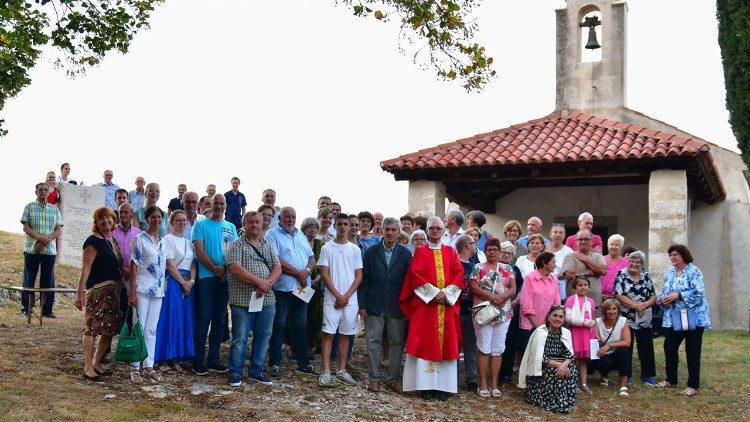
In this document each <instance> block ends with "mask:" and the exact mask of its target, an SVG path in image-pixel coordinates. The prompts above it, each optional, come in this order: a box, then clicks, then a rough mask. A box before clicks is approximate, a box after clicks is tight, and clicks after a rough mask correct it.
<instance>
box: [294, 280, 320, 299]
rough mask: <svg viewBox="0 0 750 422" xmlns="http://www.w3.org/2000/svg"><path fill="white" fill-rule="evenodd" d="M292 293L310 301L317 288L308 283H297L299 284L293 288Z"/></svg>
mask: <svg viewBox="0 0 750 422" xmlns="http://www.w3.org/2000/svg"><path fill="white" fill-rule="evenodd" d="M292 294H293V295H295V296H297V297H298V298H300V299H302V300H303V301H304V302H305V303H309V302H310V299H312V297H313V295H314V294H315V289H313V288H312V286H310V283H307V287H302V285H301V284H299V283H297V286H296V287H295V288H294V290H292Z"/></svg>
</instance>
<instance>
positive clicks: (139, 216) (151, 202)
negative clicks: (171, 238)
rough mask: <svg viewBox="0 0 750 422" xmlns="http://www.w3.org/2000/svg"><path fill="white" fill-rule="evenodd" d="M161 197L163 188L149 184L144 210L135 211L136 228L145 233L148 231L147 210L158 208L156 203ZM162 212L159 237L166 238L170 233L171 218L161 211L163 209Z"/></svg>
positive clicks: (155, 184) (156, 184)
mask: <svg viewBox="0 0 750 422" xmlns="http://www.w3.org/2000/svg"><path fill="white" fill-rule="evenodd" d="M159 196H161V188H160V187H159V184H158V183H149V184H148V185H146V202H145V204H144V205H143V208H138V209H137V210H135V217H134V218H135V221H136V224H133V225H134V226H137V227H138V228H140V229H141V230H143V231H146V230H148V227H149V222H148V217H147V216H146V210H147V209H148V208H149V207H152V206H154V207H155V206H156V203H157V202H158V201H159ZM159 211H160V212H161V222H160V225H159V227H158V229H159V237H164V236H166V234H167V233H168V230H169V216H168V215H167V213H166V212H164V211H161V208H160V209H159Z"/></svg>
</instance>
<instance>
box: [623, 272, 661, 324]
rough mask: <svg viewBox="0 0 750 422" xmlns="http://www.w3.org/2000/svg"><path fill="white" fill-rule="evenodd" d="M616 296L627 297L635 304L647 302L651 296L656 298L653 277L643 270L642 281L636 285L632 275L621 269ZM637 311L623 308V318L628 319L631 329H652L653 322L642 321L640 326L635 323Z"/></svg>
mask: <svg viewBox="0 0 750 422" xmlns="http://www.w3.org/2000/svg"><path fill="white" fill-rule="evenodd" d="M614 292H615V295H623V296H627V297H628V299H630V300H632V301H635V302H645V301H647V300H648V299H649V298H650V297H651V296H656V290H655V289H654V283H653V281H651V276H650V275H648V273H647V272H646V271H645V270H643V269H642V270H641V275H640V280H639V281H638V282H637V283H636V282H635V281H633V279H632V278H631V277H630V273H629V272H628V269H627V268H623V269H621V270H620V271H619V272H618V273H617V277H616V278H615V290H614ZM635 314H636V313H635V311H634V310H633V309H629V308H626V307H624V306H623V307H622V316H624V317H625V318H627V319H628V324H629V325H630V328H633V329H636V330H637V329H640V328H651V320H648V321H641V322H639V323H638V324H636V323H635Z"/></svg>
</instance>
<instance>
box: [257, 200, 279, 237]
mask: <svg viewBox="0 0 750 422" xmlns="http://www.w3.org/2000/svg"><path fill="white" fill-rule="evenodd" d="M258 212H259V213H260V218H261V220H262V225H261V227H260V235H261V236H265V235H266V233H267V232H268V229H270V228H271V224H273V225H274V227H275V226H276V223H274V218H273V217H274V216H275V215H276V209H275V208H274V207H273V205H270V204H262V205H261V206H259V207H258Z"/></svg>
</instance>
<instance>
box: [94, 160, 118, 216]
mask: <svg viewBox="0 0 750 422" xmlns="http://www.w3.org/2000/svg"><path fill="white" fill-rule="evenodd" d="M112 177H114V173H112V170H104V181H103V182H101V183H99V186H101V187H102V188H104V204H105V205H107V206H108V207H109V208H110V209H112V210H113V211H114V210H116V209H117V204H116V203H115V192H116V191H117V189H120V187H119V186H117V185H116V184H114V183H112Z"/></svg>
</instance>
